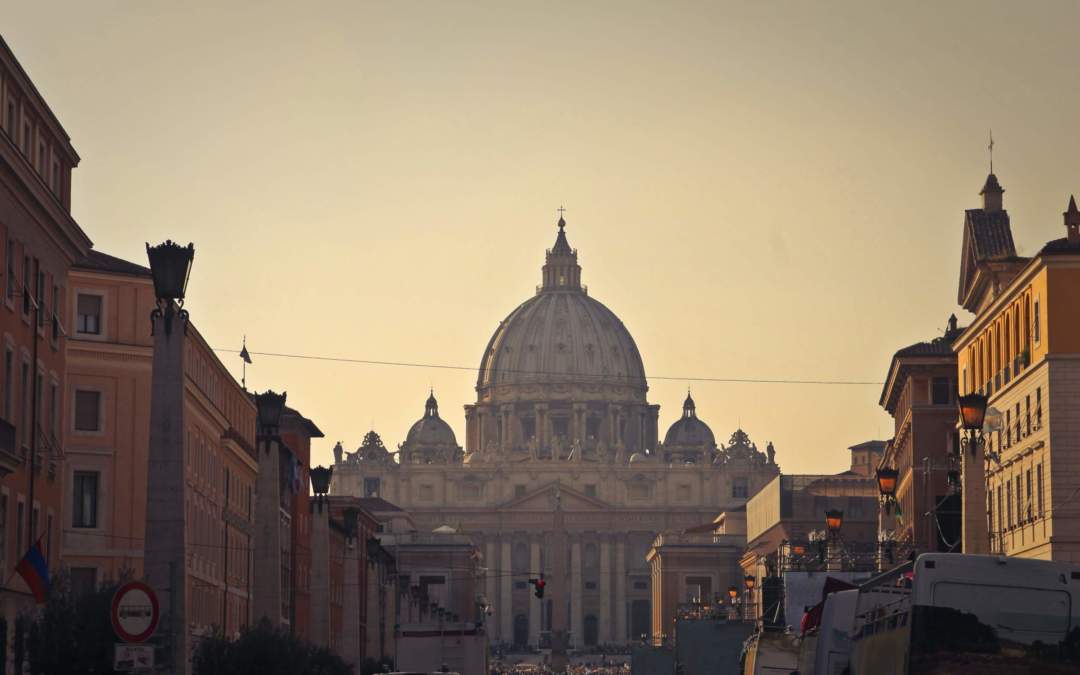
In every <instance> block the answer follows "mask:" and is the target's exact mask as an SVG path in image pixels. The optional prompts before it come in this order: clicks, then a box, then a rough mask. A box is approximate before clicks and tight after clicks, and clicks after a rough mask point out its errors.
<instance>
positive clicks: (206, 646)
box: [192, 619, 352, 675]
mask: <svg viewBox="0 0 1080 675" xmlns="http://www.w3.org/2000/svg"><path fill="white" fill-rule="evenodd" d="M192 672H193V673H194V675H352V668H350V667H349V664H347V663H345V661H343V660H342V659H341V657H340V656H338V655H337V654H335V653H334V652H332V651H330V650H329V649H327V648H326V647H319V646H317V645H315V644H312V643H310V642H306V641H304V640H301V639H300V638H298V637H296V636H295V635H293V634H291V633H289V632H288V631H286V630H283V629H281V628H275V627H274V626H272V625H271V624H270V622H269V621H268V620H266V619H263V620H262V621H260V622H259V624H258V625H257V626H255V627H248V628H245V629H244V630H243V631H242V632H241V633H240V637H239V638H238V639H236V640H229V639H228V638H225V637H224V636H222V635H220V634H217V635H212V636H210V637H207V638H205V639H203V640H202V641H200V643H199V646H198V648H197V649H196V650H195V656H194V659H193V660H192Z"/></svg>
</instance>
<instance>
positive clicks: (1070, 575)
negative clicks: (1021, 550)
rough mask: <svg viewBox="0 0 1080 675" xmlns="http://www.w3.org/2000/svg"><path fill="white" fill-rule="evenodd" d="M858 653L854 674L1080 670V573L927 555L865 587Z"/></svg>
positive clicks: (1011, 561)
mask: <svg viewBox="0 0 1080 675" xmlns="http://www.w3.org/2000/svg"><path fill="white" fill-rule="evenodd" d="M851 654H852V655H851V673H852V675H939V674H944V673H949V674H950V675H966V674H968V673H971V674H972V675H986V673H992V672H994V673H996V672H1003V673H1004V672H1009V673H1012V672H1024V673H1027V672H1032V673H1036V672H1037V673H1040V674H1042V675H1058V674H1064V673H1077V672H1080V566H1077V565H1073V564H1069V563H1057V562H1050V561H1045V560H1030V559H1025V558H1009V557H1005V556H989V555H961V554H957V553H927V554H924V555H921V556H919V558H918V560H916V561H915V563H914V564H912V563H908V564H907V565H904V566H902V567H899V568H897V569H896V570H893V571H891V572H888V573H886V574H882V575H880V576H878V577H875V578H874V579H871V580H870V581H868V582H867V583H865V584H863V585H862V586H860V587H859V591H858V599H857V603H856V609H855V622H854V630H853V633H852V652H851ZM826 672H828V671H826ZM819 675H821V674H820V673H819Z"/></svg>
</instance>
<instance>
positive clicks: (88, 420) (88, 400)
mask: <svg viewBox="0 0 1080 675" xmlns="http://www.w3.org/2000/svg"><path fill="white" fill-rule="evenodd" d="M75 431H101V392H100V391H89V390H85V389H76V390H75Z"/></svg>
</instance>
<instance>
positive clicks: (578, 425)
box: [573, 403, 588, 443]
mask: <svg viewBox="0 0 1080 675" xmlns="http://www.w3.org/2000/svg"><path fill="white" fill-rule="evenodd" d="M585 413H586V406H585V404H584V403H575V404H574V438H573V440H576V441H579V442H581V443H584V442H585V436H586V432H587V431H588V428H587V427H586V423H585Z"/></svg>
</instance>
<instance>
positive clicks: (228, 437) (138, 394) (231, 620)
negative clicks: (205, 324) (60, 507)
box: [63, 252, 258, 637]
mask: <svg viewBox="0 0 1080 675" xmlns="http://www.w3.org/2000/svg"><path fill="white" fill-rule="evenodd" d="M69 293H70V297H69V299H68V304H69V306H70V307H71V308H72V316H71V325H72V327H73V328H72V329H71V331H70V332H71V334H70V337H69V339H68V342H67V352H68V373H69V378H68V386H67V392H66V399H67V400H68V401H70V406H71V410H72V414H71V416H70V424H68V425H67V426H66V428H65V440H66V448H67V462H66V465H65V469H64V471H65V486H66V490H67V491H68V492H69V497H68V504H69V508H67V509H66V510H65V512H64V515H63V523H64V539H63V554H64V563H65V565H66V566H67V567H68V568H69V569H70V572H71V576H72V581H73V583H74V584H75V585H76V586H77V587H83V588H87V587H92V586H93V585H94V584H97V583H100V582H101V581H102V580H104V579H107V578H113V579H115V578H117V577H118V576H119V575H121V574H124V573H131V574H133V575H134V576H135V577H140V576H141V575H142V572H143V550H144V546H143V542H144V537H145V534H146V532H145V528H146V497H147V495H146V481H147V461H148V456H149V427H150V390H151V359H152V354H153V340H154V338H153V337H152V336H151V334H150V320H149V316H150V311H151V310H152V308H153V306H154V290H153V281H152V279H151V277H150V270H149V269H147V268H145V267H143V266H141V265H136V264H134V263H130V262H127V261H124V260H121V259H119V258H114V257H112V256H108V255H105V254H102V253H99V252H91V253H90V254H89V255H88V256H87V257H86V258H85V259H83V260H82V261H80V262H79V263H77V264H76V265H75V267H74V268H73V270H72V273H71V283H70V290H69ZM184 372H185V375H186V377H185V386H184V389H185V396H184V401H185V420H186V427H187V428H186V440H185V458H184V460H185V461H184V467H185V468H184V473H185V492H186V494H185V508H186V518H187V520H188V523H189V526H188V532H189V539H190V540H189V548H190V550H191V551H192V554H191V555H190V556H189V557H188V561H187V569H186V574H185V592H186V594H187V601H188V604H187V606H188V607H189V611H188V618H189V626H190V627H191V631H192V633H193V634H194V635H195V636H196V637H197V636H198V635H202V634H203V633H204V632H205V631H207V630H208V629H209V628H210V626H214V625H216V626H222V627H223V628H224V630H225V632H226V633H227V634H235V633H236V632H238V631H239V629H240V627H242V626H243V625H246V624H247V622H248V620H249V614H250V603H249V597H250V586H251V574H250V570H251V564H252V559H251V551H252V537H253V534H254V507H253V503H254V486H255V475H256V470H257V467H258V463H257V460H256V458H255V449H254V448H255V439H254V437H255V416H256V414H255V405H254V404H253V403H252V401H251V400H250V399H249V397H248V395H247V393H246V392H245V391H244V390H243V389H242V388H241V387H240V385H239V384H238V383H237V382H236V381H235V380H234V379H233V378H232V376H231V375H230V374H229V372H228V371H227V370H226V369H225V366H224V365H222V363H221V362H220V361H219V360H218V358H217V356H216V355H215V354H214V352H213V351H212V350H211V349H210V347H209V346H208V345H207V344H206V342H205V340H203V338H202V336H201V335H199V333H198V331H197V330H196V329H195V328H194V326H190V327H189V329H188V340H187V352H186V353H185V355H184Z"/></svg>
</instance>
